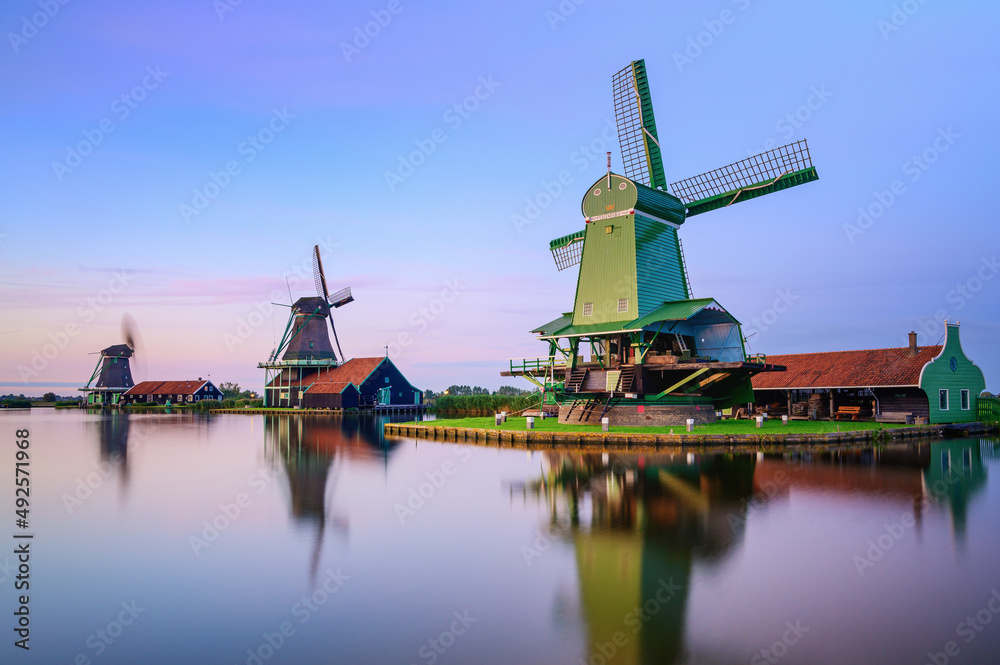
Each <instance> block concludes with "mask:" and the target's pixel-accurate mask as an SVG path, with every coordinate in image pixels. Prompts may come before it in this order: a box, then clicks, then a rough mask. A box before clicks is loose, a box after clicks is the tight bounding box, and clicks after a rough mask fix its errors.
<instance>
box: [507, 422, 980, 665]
mask: <svg viewBox="0 0 1000 665" xmlns="http://www.w3.org/2000/svg"><path fill="white" fill-rule="evenodd" d="M996 445H997V444H996V443H994V442H990V441H983V442H980V441H978V440H975V441H974V440H971V439H962V440H958V439H956V440H943V441H935V442H926V443H919V444H900V445H886V446H881V447H877V448H873V447H868V448H854V449H850V450H839V451H824V452H811V453H809V452H798V453H791V454H773V455H772V454H762V453H756V452H734V453H726V454H710V455H702V454H696V453H686V452H685V453H676V454H667V453H664V454H652V455H628V454H617V453H558V452H546V453H544V454H543V462H542V471H543V473H542V475H541V477H540V478H537V479H536V480H534V481H532V482H530V483H529V484H528V485H526V486H525V488H524V489H525V491H526V492H528V493H534V494H536V495H538V496H540V497H544V500H545V503H546V507H547V509H548V511H549V522H550V523H549V527H548V529H549V534H550V535H552V536H553V537H556V538H561V539H564V540H566V541H569V542H572V544H573V546H574V549H575V554H576V566H577V576H578V581H579V585H580V602H581V605H582V615H583V618H584V621H585V624H586V629H587V639H588V656H587V658H588V660H587V662H588V663H600V662H612V661H613V662H615V663H622V664H626V663H643V664H647V663H648V664H652V663H658V664H665V663H676V662H681V661H682V660H683V659H684V657H685V641H684V640H685V618H686V611H687V604H688V600H689V595H690V589H691V581H692V573H693V570H694V569H695V566H700V567H711V566H714V565H717V564H718V563H720V562H723V561H725V560H726V559H727V558H728V557H731V556H734V555H735V553H737V552H738V551H739V548H740V545H741V544H742V542H743V538H744V533H745V529H746V525H747V524H752V523H753V518H754V513H756V512H758V511H766V510H767V509H768V506H769V504H770V503H771V502H773V501H780V500H783V499H784V498H787V497H788V496H789V495H791V494H792V493H794V492H797V491H808V492H821V493H824V494H827V495H843V496H845V497H847V496H858V495H861V496H865V497H867V498H873V499H877V500H882V501H891V502H899V503H900V504H901V505H903V506H908V507H911V509H912V510H913V513H914V517H915V520H916V521H917V522H918V523H919V522H920V520H921V517H922V515H923V513H924V512H925V511H928V510H937V509H945V510H947V511H949V513H950V516H951V521H952V531H953V534H954V536H955V540H956V543H958V544H959V545H960V544H961V542H962V541H963V539H964V538H965V527H966V515H967V511H968V506H969V503H970V501H971V500H972V499H973V498H974V497H975V496H976V495H977V494H978V493H980V492H981V491H982V490H983V488H984V487H985V485H986V466H985V465H984V461H983V458H984V456H988V459H990V460H991V461H993V460H996V459H997V453H996V452H995V451H996ZM984 451H985V452H984ZM904 509H905V508H904Z"/></svg>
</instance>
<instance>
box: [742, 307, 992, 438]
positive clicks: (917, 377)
mask: <svg viewBox="0 0 1000 665" xmlns="http://www.w3.org/2000/svg"><path fill="white" fill-rule="evenodd" d="M958 330H959V328H958V325H957V324H949V323H947V322H945V339H944V344H943V345H941V346H930V347H924V348H919V347H917V334H916V333H914V332H911V333H910V346H909V347H903V348H896V349H867V350H863V351H830V352H824V353H796V354H789V355H773V356H772V355H769V356H768V357H767V362H768V363H771V364H774V365H784V366H785V368H786V369H785V371H784V372H766V373H763V374H757V375H756V376H754V377H753V380H752V382H753V389H754V399H755V402H756V404H757V406H758V407H759V408H760V407H763V408H768V407H770V408H769V409H768V410H770V411H772V412H777V413H781V412H784V413H787V414H789V415H792V416H800V415H801V416H807V415H809V412H810V411H814V412H815V413H816V416H817V417H820V418H823V417H829V416H830V415H831V414H836V413H837V411H838V410H839V409H841V408H842V407H860V408H861V412H860V414H859V416H860V417H863V418H875V419H877V420H882V421H887V422H894V421H897V422H898V421H905V420H906V417H907V416H913V418H914V419H916V418H926V419H927V420H926V421H925V422H929V423H932V424H933V423H956V422H972V421H975V420H976V399H977V398H978V397H979V394H980V393H981V392H983V390H985V389H986V382H985V379H984V377H983V372H982V370H980V369H979V367H977V366H976V365H975V364H974V363H973V362H972V361H971V360H969V359H968V358H967V357H966V356H965V353H964V352H963V351H962V345H961V342H960V341H959V335H958ZM841 415H843V414H841Z"/></svg>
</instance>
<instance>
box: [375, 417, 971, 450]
mask: <svg viewBox="0 0 1000 665" xmlns="http://www.w3.org/2000/svg"><path fill="white" fill-rule="evenodd" d="M383 431H384V433H385V434H386V435H387V436H401V437H418V438H423V439H434V440H438V441H455V442H462V443H474V444H480V445H498V446H503V447H512V448H526V447H529V448H556V447H566V448H661V447H674V448H676V447H682V448H690V447H698V448H720V447H721V448H727V447H731V446H754V447H761V446H786V445H801V446H827V445H831V444H852V443H853V444H861V443H869V442H872V441H876V442H880V441H883V440H885V439H886V438H888V439H889V440H893V441H899V440H906V439H925V438H942V437H944V436H945V433H946V432H947V433H948V435H949V436H973V435H976V434H986V433H987V432H989V428H988V427H987V426H986V425H985V424H983V423H979V422H976V423H961V424H956V425H918V426H914V427H894V428H890V429H883V430H856V431H851V432H828V433H825V434H643V433H641V432H628V433H625V432H544V431H539V430H497V429H486V428H476V427H449V426H442V425H434V424H433V421H432V422H431V423H428V424H420V423H386V424H385V425H384V426H383ZM876 431H878V432H879V437H878V439H876V437H875V436H874V434H875V432H876Z"/></svg>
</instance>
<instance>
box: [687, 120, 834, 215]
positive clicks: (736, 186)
mask: <svg viewBox="0 0 1000 665" xmlns="http://www.w3.org/2000/svg"><path fill="white" fill-rule="evenodd" d="M818 179H819V176H818V175H817V174H816V167H815V166H813V163H812V157H811V156H810V154H809V146H808V144H807V143H806V141H805V139H803V140H801V141H795V142H794V143H789V144H788V145H784V146H781V147H780V148H775V149H774V150H768V151H767V152H762V153H760V154H759V155H754V156H753V157H749V158H747V159H743V160H740V161H738V162H734V163H732V164H730V165H728V166H723V167H722V168H720V169H715V170H714V171H709V172H707V173H702V174H701V175H696V176H695V177H693V178H688V179H687V180H681V181H678V182H675V183H673V184H672V185H670V190H671V191H672V192H673V194H674V196H676V197H678V198H679V199H680V200H681V201H683V202H684V203H685V204H686V205H687V208H688V213H687V216H688V217H691V216H692V215H698V214H701V213H703V212H708V211H709V210H715V209H717V208H725V207H726V206H730V205H732V204H734V203H740V202H742V201H749V200H750V199H753V198H757V197H758V196H763V195H765V194H771V193H773V192H778V191H781V190H783V189H788V188H789V187H794V186H796V185H803V184H805V183H807V182H812V181H813V180H818Z"/></svg>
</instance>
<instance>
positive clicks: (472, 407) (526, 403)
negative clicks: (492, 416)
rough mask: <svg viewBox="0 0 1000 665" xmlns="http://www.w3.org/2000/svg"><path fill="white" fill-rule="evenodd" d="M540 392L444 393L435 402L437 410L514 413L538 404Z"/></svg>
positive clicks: (447, 411)
mask: <svg viewBox="0 0 1000 665" xmlns="http://www.w3.org/2000/svg"><path fill="white" fill-rule="evenodd" d="M540 401H541V394H540V393H529V394H527V395H442V396H441V397H438V399H437V402H435V403H434V410H435V411H442V412H445V413H496V412H497V411H506V412H508V413H513V412H515V411H520V410H522V409H527V408H529V407H532V406H536V405H538V403H539V402H540Z"/></svg>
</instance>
